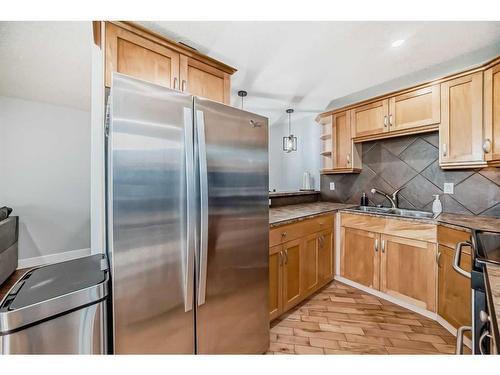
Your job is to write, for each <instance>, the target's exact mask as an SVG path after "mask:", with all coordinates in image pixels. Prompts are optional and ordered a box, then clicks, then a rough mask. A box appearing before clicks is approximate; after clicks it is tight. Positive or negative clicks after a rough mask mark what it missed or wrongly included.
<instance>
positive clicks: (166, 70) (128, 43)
mask: <svg viewBox="0 0 500 375" xmlns="http://www.w3.org/2000/svg"><path fill="white" fill-rule="evenodd" d="M179 58H180V55H179V53H178V52H175V51H173V50H171V49H168V48H167V47H165V46H162V45H160V44H157V43H155V42H152V41H150V40H148V39H146V38H143V37H141V36H139V35H137V34H135V33H133V32H131V31H128V30H125V29H122V28H120V27H118V26H116V25H113V24H111V23H106V86H108V87H111V77H112V72H118V73H123V74H126V75H129V76H132V77H136V78H140V79H143V80H145V81H148V82H151V83H155V84H157V85H161V86H165V87H169V88H174V85H175V86H177V82H178V80H179ZM175 88H176V87H175Z"/></svg>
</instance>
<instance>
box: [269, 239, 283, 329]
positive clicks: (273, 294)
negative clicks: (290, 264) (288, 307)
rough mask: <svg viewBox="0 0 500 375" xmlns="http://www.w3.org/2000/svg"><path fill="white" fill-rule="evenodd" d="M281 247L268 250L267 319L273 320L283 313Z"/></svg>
mask: <svg viewBox="0 0 500 375" xmlns="http://www.w3.org/2000/svg"><path fill="white" fill-rule="evenodd" d="M282 250H283V247H282V246H281V245H278V246H273V247H271V248H270V249H269V317H270V319H271V320H272V319H274V318H276V317H277V316H279V315H280V314H281V312H282V311H283V296H282V291H283V272H282V270H281V267H282V265H283V254H282Z"/></svg>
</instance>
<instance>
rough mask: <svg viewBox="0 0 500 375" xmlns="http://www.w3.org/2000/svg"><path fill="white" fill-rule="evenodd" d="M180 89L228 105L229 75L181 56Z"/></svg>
mask: <svg viewBox="0 0 500 375" xmlns="http://www.w3.org/2000/svg"><path fill="white" fill-rule="evenodd" d="M180 89H181V90H182V91H186V92H189V93H190V94H193V95H197V96H201V97H204V98H207V99H211V100H215V101H217V102H221V103H226V104H229V99H230V97H229V95H230V75H229V74H227V73H224V72H222V71H220V70H218V69H216V68H214V67H212V66H210V65H207V64H204V63H202V62H201V61H198V60H195V59H193V58H190V57H187V56H183V55H181V62H180Z"/></svg>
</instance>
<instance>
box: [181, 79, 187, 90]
mask: <svg viewBox="0 0 500 375" xmlns="http://www.w3.org/2000/svg"><path fill="white" fill-rule="evenodd" d="M186 90H187V81H186V80H185V79H183V80H182V92H185V91H186Z"/></svg>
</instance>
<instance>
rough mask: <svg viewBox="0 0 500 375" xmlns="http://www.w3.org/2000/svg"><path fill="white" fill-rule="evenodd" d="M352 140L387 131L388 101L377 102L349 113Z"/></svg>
mask: <svg viewBox="0 0 500 375" xmlns="http://www.w3.org/2000/svg"><path fill="white" fill-rule="evenodd" d="M350 112H351V121H352V127H353V129H354V138H356V137H365V136H369V135H375V134H380V133H384V132H388V131H389V119H388V115H389V100H388V99H384V100H379V101H377V102H373V103H370V104H366V105H362V106H360V107H356V108H353V109H352V110H351V111H350Z"/></svg>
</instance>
